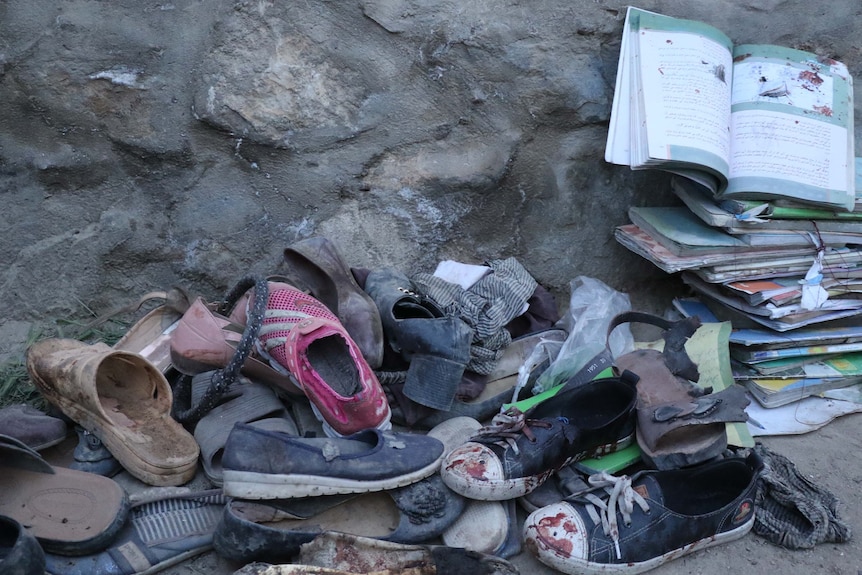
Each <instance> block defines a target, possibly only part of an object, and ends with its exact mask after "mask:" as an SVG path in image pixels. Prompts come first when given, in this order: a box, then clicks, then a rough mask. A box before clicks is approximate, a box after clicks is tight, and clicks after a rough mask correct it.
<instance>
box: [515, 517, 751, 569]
mask: <svg viewBox="0 0 862 575" xmlns="http://www.w3.org/2000/svg"><path fill="white" fill-rule="evenodd" d="M752 527H754V517H752V518H751V519H750V520H749V521H747V522H745V523H743V524H742V525H740V526H739V527H737V528H736V529H732V530H730V531H725V532H724V533H719V534H717V535H712V536H710V537H704V538H703V539H699V540H697V541H695V542H693V543H689V544H688V545H684V546H683V547H680V548H679V549H674V550H673V551H668V552H667V553H664V554H662V555H659V556H658V557H653V558H652V559H648V560H646V561H640V562H638V563H619V564H609V563H594V562H592V561H586V560H584V559H575V558H572V557H563V556H561V555H559V554H557V553H555V552H554V551H553V550H551V549H547V548H545V547H538V546H536V545H535V541H533V542H530V544H528V545H527V548H529V549H532V551H533V553H534V555H535V556H536V558H538V559H539V561H541V562H542V563H544V564H545V565H547V566H549V567H551V568H553V569H556V570H557V571H560V572H562V573H567V574H568V575H609V574H610V575H613V574H616V573H625V574H626V575H637V574H638V573H644V572H646V571H649V570H651V569H655V568H656V567H659V566H661V565H664V564H665V563H669V562H671V561H673V560H674V559H679V558H680V557H684V556H686V555H690V554H691V553H694V552H696V551H700V550H702V549H709V548H710V547H715V546H716V545H721V544H723V543H729V542H731V541H735V540H736V539H741V538H742V537H744V536H745V535H747V534H748V532H749V531H751V529H752Z"/></svg>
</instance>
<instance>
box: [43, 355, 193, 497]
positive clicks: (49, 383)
mask: <svg viewBox="0 0 862 575" xmlns="http://www.w3.org/2000/svg"><path fill="white" fill-rule="evenodd" d="M27 371H28V372H29V374H30V378H31V380H32V381H33V383H34V384H35V385H36V387H37V388H38V389H39V391H41V392H42V395H43V396H45V398H46V399H47V400H48V401H50V402H51V403H53V404H54V405H56V406H57V407H59V408H60V410H61V411H62V412H63V413H65V414H66V415H67V416H68V417H69V418H71V419H72V420H73V421H75V422H76V423H78V424H79V425H80V426H81V427H83V428H84V429H86V430H88V431H90V432H91V433H93V434H94V435H95V436H96V437H98V438H99V439H100V440H101V441H102V443H104V444H105V447H107V448H108V450H109V451H110V452H111V453H112V454H113V456H114V457H116V458H117V461H119V462H120V463H121V464H122V465H123V467H124V468H125V469H126V470H127V471H128V472H129V473H131V474H132V475H134V476H135V477H137V478H138V479H140V480H141V481H143V482H144V483H147V484H149V485H158V486H166V485H182V484H183V483H186V482H188V481H189V480H190V479H191V478H192V477H193V476H194V474H195V471H196V469H197V459H198V454H199V452H200V450H199V448H198V445H197V443H195V439H194V437H192V435H191V434H190V433H189V432H188V431H186V430H185V429H184V428H183V427H182V426H181V425H180V424H179V423H177V421H175V420H174V419H173V418H172V417H171V415H170V411H171V405H172V402H173V393H172V391H171V387H170V385H169V384H168V381H167V379H165V376H164V374H163V373H162V372H161V371H159V370H158V369H157V368H156V367H155V366H154V365H153V364H152V363H150V362H149V361H147V360H146V359H145V358H143V357H142V356H140V355H138V354H136V353H131V352H128V351H121V350H116V349H113V348H111V347H109V346H107V345H105V344H104V343H97V344H93V345H90V344H86V343H83V342H80V341H78V340H74V339H62V338H52V339H45V340H42V341H38V342H36V343H34V344H33V345H31V346H30V347H29V348H28V350H27Z"/></svg>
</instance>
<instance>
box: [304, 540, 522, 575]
mask: <svg viewBox="0 0 862 575" xmlns="http://www.w3.org/2000/svg"><path fill="white" fill-rule="evenodd" d="M298 560H299V563H303V564H305V565H315V566H318V567H326V568H329V569H340V570H343V571H346V572H353V573H371V572H382V573H386V574H387V575H388V574H390V573H391V574H392V575H395V574H396V573H397V574H399V575H401V574H407V573H409V574H414V573H415V574H416V575H433V574H435V573H440V574H444V573H445V574H457V573H470V574H471V575H517V573H518V570H517V569H516V568H515V566H513V565H512V564H511V563H509V562H508V561H505V560H504V559H500V558H499V557H493V556H491V555H486V554H483V553H477V552H475V551H467V550H466V549H457V548H454V547H447V546H444V545H402V544H398V543H392V542H388V541H378V540H376V539H369V538H367V537H358V536H353V535H347V534H345V533H335V532H331V531H330V532H326V533H322V534H321V535H318V536H317V537H316V538H315V539H314V541H312V542H311V543H306V544H305V545H303V546H302V548H301V549H300V551H299V558H298Z"/></svg>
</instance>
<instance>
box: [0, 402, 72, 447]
mask: <svg viewBox="0 0 862 575" xmlns="http://www.w3.org/2000/svg"><path fill="white" fill-rule="evenodd" d="M0 435H8V436H9V437H14V438H15V439H17V440H18V441H20V442H22V443H24V444H25V445H26V446H27V447H30V448H32V449H35V450H36V451H41V450H43V449H47V448H48V447H51V446H52V445H57V444H58V443H60V442H61V441H63V440H64V439H66V422H65V421H63V420H62V419H59V418H57V417H51V416H50V415H47V414H45V413H42V412H41V411H39V410H38V409H36V408H35V407H33V406H30V405H27V404H26V403H20V404H16V405H9V406H7V407H4V408H2V409H0Z"/></svg>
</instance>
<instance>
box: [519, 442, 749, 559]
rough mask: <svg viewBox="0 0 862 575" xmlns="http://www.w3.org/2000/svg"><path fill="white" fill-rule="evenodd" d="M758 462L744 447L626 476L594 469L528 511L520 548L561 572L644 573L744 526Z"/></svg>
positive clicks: (725, 538) (743, 529)
mask: <svg viewBox="0 0 862 575" xmlns="http://www.w3.org/2000/svg"><path fill="white" fill-rule="evenodd" d="M762 468H763V463H762V460H761V459H760V457H759V456H758V455H757V454H756V453H751V454H750V455H749V456H748V457H747V458H745V459H743V458H741V457H730V458H727V459H720V460H717V461H713V462H710V463H704V464H702V465H699V466H696V467H688V468H684V469H675V470H667V471H653V470H649V471H642V472H640V473H637V474H635V475H634V476H632V477H631V478H629V477H627V476H625V475H623V476H620V477H614V476H612V475H608V474H606V473H602V474H599V475H593V476H591V477H590V483H591V484H593V485H594V488H593V489H592V490H591V491H589V492H587V493H585V494H583V495H580V496H578V497H577V498H574V499H572V500H569V501H561V502H559V503H554V504H552V505H548V506H546V507H543V508H541V509H539V510H537V511H534V512H533V513H531V514H530V515H529V517H527V520H526V522H525V523H524V540H525V547H526V548H527V549H530V550H531V551H532V552H533V554H534V555H536V557H537V558H538V559H539V560H540V561H541V562H542V563H545V564H546V565H548V566H550V567H553V568H554V569H557V570H558V571H562V572H563V573H570V574H575V573H577V574H578V575H583V574H590V573H596V574H599V573H601V574H607V573H643V572H644V571H649V570H650V569H654V568H655V567H658V566H659V565H663V564H665V563H667V562H669V561H672V560H674V559H678V558H679V557H682V556H684V555H688V554H689V553H693V552H695V551H698V550H700V549H706V548H708V547H712V546H714V545H719V544H721V543H727V542H729V541H733V540H735V539H739V538H740V537H743V536H744V535H746V534H747V533H748V532H749V531H751V528H752V527H753V526H754V515H755V513H754V510H755V507H754V503H755V495H756V493H757V479H758V475H759V473H760V471H761V469H762ZM627 501H628V508H627V505H626V502H627Z"/></svg>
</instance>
